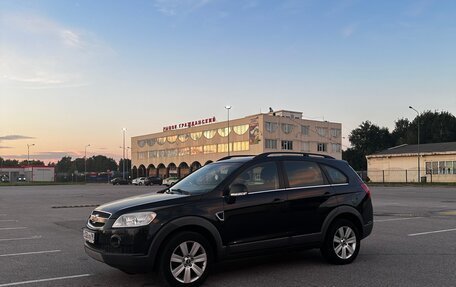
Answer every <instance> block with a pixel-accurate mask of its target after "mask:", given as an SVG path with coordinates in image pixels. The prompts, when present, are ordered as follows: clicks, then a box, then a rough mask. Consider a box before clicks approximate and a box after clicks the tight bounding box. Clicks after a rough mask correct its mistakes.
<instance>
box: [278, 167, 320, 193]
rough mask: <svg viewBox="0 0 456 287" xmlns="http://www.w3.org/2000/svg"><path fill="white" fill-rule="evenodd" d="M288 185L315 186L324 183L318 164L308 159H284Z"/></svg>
mask: <svg viewBox="0 0 456 287" xmlns="http://www.w3.org/2000/svg"><path fill="white" fill-rule="evenodd" d="M284 166H285V172H286V174H287V177H288V184H289V186H290V187H302V186H315V185H322V184H324V183H325V181H324V179H323V174H322V173H321V169H320V167H319V166H318V164H316V163H314V162H308V161H285V162H284Z"/></svg>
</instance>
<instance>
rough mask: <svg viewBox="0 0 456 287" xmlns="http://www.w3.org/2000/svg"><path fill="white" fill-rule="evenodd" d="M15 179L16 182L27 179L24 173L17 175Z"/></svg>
mask: <svg viewBox="0 0 456 287" xmlns="http://www.w3.org/2000/svg"><path fill="white" fill-rule="evenodd" d="M17 181H18V182H24V181H27V179H26V178H25V175H20V176H18V177H17Z"/></svg>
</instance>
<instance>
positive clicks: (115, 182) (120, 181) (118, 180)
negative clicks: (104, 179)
mask: <svg viewBox="0 0 456 287" xmlns="http://www.w3.org/2000/svg"><path fill="white" fill-rule="evenodd" d="M111 183H112V185H120V184H123V185H125V184H129V183H130V181H129V180H128V179H123V178H121V177H116V178H113V179H111Z"/></svg>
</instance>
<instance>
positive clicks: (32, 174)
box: [0, 166, 55, 182]
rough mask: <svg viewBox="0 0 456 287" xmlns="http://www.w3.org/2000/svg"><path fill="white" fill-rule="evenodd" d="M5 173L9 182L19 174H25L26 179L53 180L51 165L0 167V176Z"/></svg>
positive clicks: (14, 179) (13, 180)
mask: <svg viewBox="0 0 456 287" xmlns="http://www.w3.org/2000/svg"><path fill="white" fill-rule="evenodd" d="M3 175H6V176H7V177H8V178H9V180H10V181H11V182H16V181H17V180H18V178H19V177H20V176H25V180H26V181H37V182H40V181H41V182H53V181H55V168H54V167H52V166H27V167H3V168H0V176H3Z"/></svg>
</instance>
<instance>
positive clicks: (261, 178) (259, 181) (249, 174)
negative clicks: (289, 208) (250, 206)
mask: <svg viewBox="0 0 456 287" xmlns="http://www.w3.org/2000/svg"><path fill="white" fill-rule="evenodd" d="M234 184H243V185H245V186H246V187H247V192H249V193H251V192H257V191H264V190H274V189H278V188H279V176H278V173H277V166H276V164H275V162H265V163H260V164H257V165H254V166H252V167H249V168H248V169H246V170H245V171H243V172H242V173H241V174H240V175H238V176H237V177H236V179H234V181H233V182H232V183H231V186H232V185H234Z"/></svg>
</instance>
